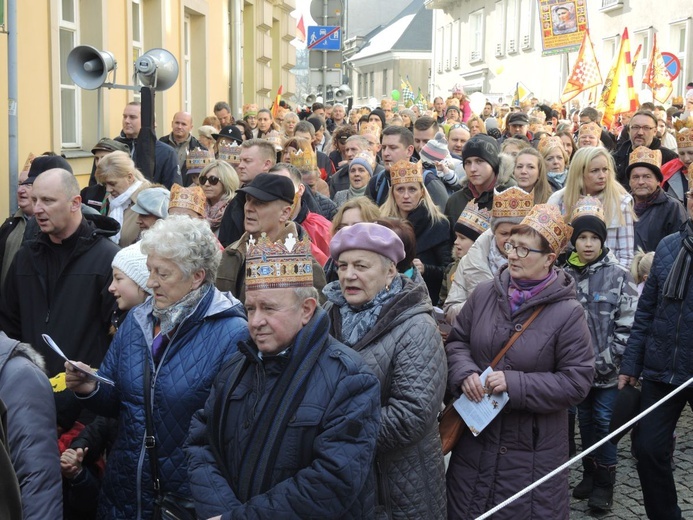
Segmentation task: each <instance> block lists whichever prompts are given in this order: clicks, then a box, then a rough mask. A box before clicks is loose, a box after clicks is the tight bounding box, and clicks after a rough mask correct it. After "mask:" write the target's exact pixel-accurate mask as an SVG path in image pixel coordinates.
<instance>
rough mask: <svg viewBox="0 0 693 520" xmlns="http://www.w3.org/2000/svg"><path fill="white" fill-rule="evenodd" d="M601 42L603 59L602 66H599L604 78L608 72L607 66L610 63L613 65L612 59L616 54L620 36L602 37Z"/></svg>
mask: <svg viewBox="0 0 693 520" xmlns="http://www.w3.org/2000/svg"><path fill="white" fill-rule="evenodd" d="M602 42H603V47H602V49H603V53H602V54H603V56H604V60H603V62H602V66H601V67H600V68H601V69H602V77H603V78H606V75H607V74H608V72H609V68H610V67H611V65H613V62H614V59H615V57H616V54H618V49H619V47H618V46H619V45H620V43H621V37H620V36H612V37H611V38H604V39H603V40H602Z"/></svg>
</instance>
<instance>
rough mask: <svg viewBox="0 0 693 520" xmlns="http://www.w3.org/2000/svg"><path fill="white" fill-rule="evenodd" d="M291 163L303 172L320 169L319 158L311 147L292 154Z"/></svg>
mask: <svg viewBox="0 0 693 520" xmlns="http://www.w3.org/2000/svg"><path fill="white" fill-rule="evenodd" d="M289 162H290V163H291V164H293V165H294V166H295V167H296V168H298V169H299V170H301V171H303V172H312V171H315V170H317V169H318V158H317V156H316V155H315V152H313V149H312V148H311V147H308V148H306V149H305V150H297V151H296V152H290V156H289Z"/></svg>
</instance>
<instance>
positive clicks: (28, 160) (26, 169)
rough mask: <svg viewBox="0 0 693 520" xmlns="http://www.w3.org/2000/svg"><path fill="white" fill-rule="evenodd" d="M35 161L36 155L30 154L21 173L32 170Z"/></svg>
mask: <svg viewBox="0 0 693 520" xmlns="http://www.w3.org/2000/svg"><path fill="white" fill-rule="evenodd" d="M34 159H36V156H35V155H34V153H33V152H29V155H28V157H27V158H26V161H25V162H24V166H23V167H22V169H21V171H23V172H28V171H29V170H30V169H31V163H32V162H34Z"/></svg>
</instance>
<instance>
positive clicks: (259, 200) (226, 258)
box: [216, 173, 326, 301]
mask: <svg viewBox="0 0 693 520" xmlns="http://www.w3.org/2000/svg"><path fill="white" fill-rule="evenodd" d="M238 192H240V193H243V194H244V196H245V205H244V215H245V216H244V227H245V233H243V236H241V238H240V239H238V240H237V241H236V242H234V243H233V244H231V245H230V246H228V247H227V248H226V249H225V250H224V253H223V255H222V257H221V264H220V265H219V270H218V271H217V280H216V286H217V288H218V289H219V290H220V291H230V292H231V293H232V294H233V295H234V296H236V297H237V298H238V299H239V300H241V301H245V257H246V252H247V247H248V241H249V240H251V239H253V240H257V239H258V238H260V236H261V235H266V236H267V237H268V238H269V239H270V240H271V241H272V242H276V241H278V240H279V241H282V242H284V240H286V238H287V237H288V236H289V235H293V236H294V237H295V238H296V239H297V240H299V239H300V238H301V237H302V236H303V234H304V233H305V231H303V230H302V229H300V228H299V227H298V226H297V225H296V224H295V223H294V222H293V221H292V220H291V213H292V210H293V203H294V197H295V195H296V190H295V188H294V184H293V182H291V179H289V178H288V177H284V176H281V175H275V174H273V173H260V174H258V175H257V176H255V178H254V179H253V180H252V182H251V183H250V184H248V185H247V186H245V187H243V188H240V189H239V190H238ZM313 281H314V287H315V288H316V289H318V292H319V293H320V294H322V288H323V287H324V286H325V283H326V281H325V273H324V272H323V270H322V268H321V267H320V264H318V263H317V262H315V261H313Z"/></svg>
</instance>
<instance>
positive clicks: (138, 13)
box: [131, 0, 144, 63]
mask: <svg viewBox="0 0 693 520" xmlns="http://www.w3.org/2000/svg"><path fill="white" fill-rule="evenodd" d="M131 1H132V62H133V63H134V62H136V61H137V58H139V57H140V56H142V54H143V53H144V34H143V25H144V24H143V21H142V0H131Z"/></svg>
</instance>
